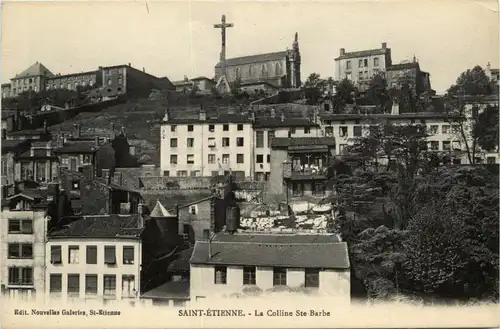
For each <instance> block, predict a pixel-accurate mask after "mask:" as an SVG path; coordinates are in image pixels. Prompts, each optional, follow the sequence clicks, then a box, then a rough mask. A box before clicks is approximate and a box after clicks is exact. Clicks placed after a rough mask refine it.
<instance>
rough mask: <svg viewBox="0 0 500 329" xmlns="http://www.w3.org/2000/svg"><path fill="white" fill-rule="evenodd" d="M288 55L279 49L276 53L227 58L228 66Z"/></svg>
mask: <svg viewBox="0 0 500 329" xmlns="http://www.w3.org/2000/svg"><path fill="white" fill-rule="evenodd" d="M286 56H287V52H286V51H279V52H275V53H267V54H258V55H250V56H243V57H236V58H229V59H227V60H226V66H234V65H243V64H251V63H259V62H268V61H275V60H280V59H284V58H285V57H286ZM215 67H220V62H219V63H217V65H216V66H215Z"/></svg>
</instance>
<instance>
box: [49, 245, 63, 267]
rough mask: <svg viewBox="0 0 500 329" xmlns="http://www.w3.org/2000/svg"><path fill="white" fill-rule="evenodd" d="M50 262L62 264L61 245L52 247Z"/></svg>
mask: <svg viewBox="0 0 500 329" xmlns="http://www.w3.org/2000/svg"><path fill="white" fill-rule="evenodd" d="M50 262H51V263H52V264H61V246H51V247H50Z"/></svg>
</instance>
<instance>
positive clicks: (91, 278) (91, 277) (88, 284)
mask: <svg viewBox="0 0 500 329" xmlns="http://www.w3.org/2000/svg"><path fill="white" fill-rule="evenodd" d="M85 294H86V295H97V274H87V275H85Z"/></svg>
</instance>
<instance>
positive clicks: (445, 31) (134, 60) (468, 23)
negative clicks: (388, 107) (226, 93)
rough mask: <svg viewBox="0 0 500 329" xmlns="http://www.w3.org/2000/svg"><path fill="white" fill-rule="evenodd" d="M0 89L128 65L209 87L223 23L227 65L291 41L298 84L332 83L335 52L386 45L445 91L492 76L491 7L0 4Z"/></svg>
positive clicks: (495, 34)
mask: <svg viewBox="0 0 500 329" xmlns="http://www.w3.org/2000/svg"><path fill="white" fill-rule="evenodd" d="M2 7H3V8H2V9H3V12H2V32H1V33H2V35H1V36H2V40H1V49H2V55H1V59H2V63H1V68H2V71H1V81H2V83H5V82H9V79H10V78H11V77H13V76H14V75H15V74H17V73H19V72H21V71H22V70H24V69H25V68H27V67H28V66H30V65H31V64H33V63H35V62H36V61H39V62H42V63H43V64H45V65H46V66H47V68H48V69H49V70H51V71H52V72H53V73H61V74H67V73H73V72H81V71H88V70H94V69H96V68H97V67H98V66H106V65H118V64H128V63H131V64H132V66H134V67H137V68H141V69H142V67H145V69H146V71H147V72H149V73H151V74H154V75H157V76H167V77H169V78H170V79H171V80H180V79H182V78H183V77H184V75H187V76H188V77H195V76H207V77H213V75H214V68H213V67H214V65H215V64H216V62H217V61H218V59H219V53H220V30H218V29H217V30H216V29H214V28H213V24H214V23H218V22H220V18H221V15H222V14H223V13H225V14H226V16H227V20H228V22H231V23H234V24H235V26H234V28H231V29H228V32H227V55H228V57H233V56H234V57H235V56H243V55H251V54H258V53H265V52H274V51H281V50H285V49H286V48H287V47H289V48H290V47H291V44H292V41H293V36H294V34H295V32H298V33H299V45H300V50H301V54H302V75H303V80H304V79H305V78H306V77H307V75H309V74H310V73H312V72H318V73H320V74H321V76H323V77H329V76H333V75H334V60H333V59H334V58H335V57H336V56H338V53H339V48H345V49H346V51H353V50H363V49H372V48H377V47H380V45H381V43H382V42H387V44H388V47H390V48H391V49H392V58H393V62H399V61H401V60H406V59H411V58H412V57H413V55H414V54H415V55H416V57H417V58H418V60H419V62H420V65H421V68H422V69H423V70H425V71H428V72H430V74H431V83H432V87H433V88H434V89H436V90H437V91H438V92H439V93H441V92H443V91H445V90H446V89H447V88H448V87H449V86H450V84H452V83H453V82H454V81H455V80H456V78H457V76H458V75H459V74H460V73H461V72H462V71H464V70H465V69H467V68H472V67H473V66H474V65H476V64H479V65H481V66H483V67H485V66H486V64H487V63H488V62H491V63H492V66H493V67H498V66H499V65H498V62H499V25H498V9H497V8H498V5H497V4H496V1H495V0H492V1H483V2H479V1H475V2H472V1H467V2H461V1H457V0H453V1H437V0H435V1H429V2H427V1H422V0H418V1H417V0H415V1H408V0H406V1H377V2H376V3H375V1H365V2H353V1H350V2H343V1H335V2H334V1H330V2H328V3H327V2H313V1H308V2H307V3H306V2H299V1H289V2H284V1H273V2H271V1H267V2H265V3H264V2H255V1H254V2H242V1H227V2H223V1H217V2H213V1H212V2H196V1H183V2H167V1H163V2H155V1H147V2H146V1H132V2H125V1H120V2H115V1H111V2H109V1H108V2H98V1H92V2H87V1H78V2H76V1H75V2H61V3H55V2H38V3H34V2H29V3H27V2H24V3H23V2H13V3H3V4H2Z"/></svg>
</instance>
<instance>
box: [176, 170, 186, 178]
mask: <svg viewBox="0 0 500 329" xmlns="http://www.w3.org/2000/svg"><path fill="white" fill-rule="evenodd" d="M187 175H188V174H187V170H178V171H177V177H187Z"/></svg>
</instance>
